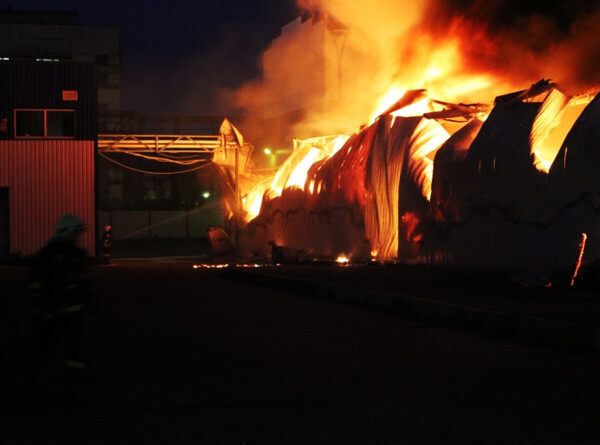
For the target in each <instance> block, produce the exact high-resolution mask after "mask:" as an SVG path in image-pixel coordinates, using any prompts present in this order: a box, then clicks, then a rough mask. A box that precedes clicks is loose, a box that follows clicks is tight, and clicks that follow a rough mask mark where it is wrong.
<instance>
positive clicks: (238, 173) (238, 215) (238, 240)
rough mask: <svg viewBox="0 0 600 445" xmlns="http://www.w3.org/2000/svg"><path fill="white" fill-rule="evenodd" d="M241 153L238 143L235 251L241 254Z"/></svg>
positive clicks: (236, 156)
mask: <svg viewBox="0 0 600 445" xmlns="http://www.w3.org/2000/svg"><path fill="white" fill-rule="evenodd" d="M239 151H240V144H239V143H238V142H237V141H236V144H235V214H234V216H233V218H234V225H235V235H234V247H235V251H236V252H239V248H240V210H241V206H240V164H239Z"/></svg>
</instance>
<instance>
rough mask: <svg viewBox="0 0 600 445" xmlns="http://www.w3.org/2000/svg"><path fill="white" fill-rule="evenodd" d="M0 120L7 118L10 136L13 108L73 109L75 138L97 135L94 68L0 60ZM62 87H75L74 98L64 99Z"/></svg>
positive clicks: (71, 88)
mask: <svg viewBox="0 0 600 445" xmlns="http://www.w3.org/2000/svg"><path fill="white" fill-rule="evenodd" d="M0 85H2V88H0V119H1V118H7V119H8V123H9V125H8V126H9V132H8V138H9V139H10V138H13V137H14V121H13V118H14V114H13V113H14V109H15V108H38V109H45V108H54V109H73V110H75V139H77V140H94V139H95V138H96V135H97V102H98V89H97V84H96V68H95V66H94V64H86V63H62V62H61V63H58V62H46V63H44V62H38V63H33V62H32V63H23V62H14V63H13V62H0ZM63 90H68V91H72V90H76V91H77V92H78V100H77V101H64V100H63V98H62V92H63Z"/></svg>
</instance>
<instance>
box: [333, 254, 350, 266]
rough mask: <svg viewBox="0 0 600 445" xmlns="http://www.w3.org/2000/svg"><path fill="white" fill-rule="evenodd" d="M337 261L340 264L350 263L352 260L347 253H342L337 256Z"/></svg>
mask: <svg viewBox="0 0 600 445" xmlns="http://www.w3.org/2000/svg"><path fill="white" fill-rule="evenodd" d="M335 261H336V263H340V264H348V263H349V262H350V258H348V257H347V256H345V255H340V256H339V257H337V258H336V259H335Z"/></svg>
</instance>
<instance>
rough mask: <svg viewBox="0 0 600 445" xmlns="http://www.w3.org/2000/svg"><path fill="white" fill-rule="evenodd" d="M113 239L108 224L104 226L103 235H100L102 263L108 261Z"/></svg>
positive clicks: (107, 262)
mask: <svg viewBox="0 0 600 445" xmlns="http://www.w3.org/2000/svg"><path fill="white" fill-rule="evenodd" d="M113 240H114V237H113V234H112V227H111V226H109V225H106V226H104V236H103V237H102V262H103V263H104V264H109V263H110V248H111V247H112V243H113Z"/></svg>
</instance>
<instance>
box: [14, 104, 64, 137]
mask: <svg viewBox="0 0 600 445" xmlns="http://www.w3.org/2000/svg"><path fill="white" fill-rule="evenodd" d="M15 137H17V138H74V137H75V111H74V110H15Z"/></svg>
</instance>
